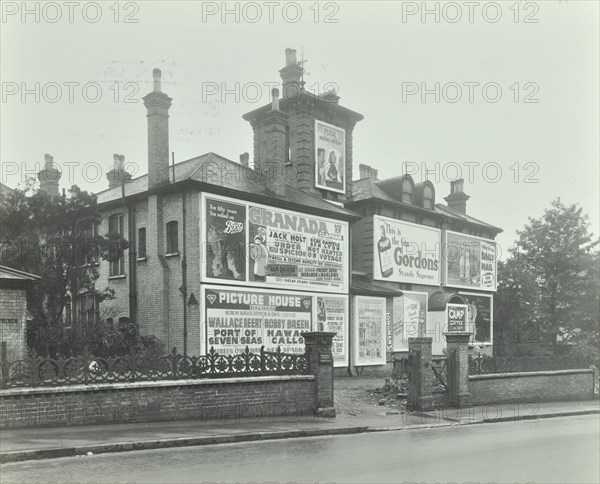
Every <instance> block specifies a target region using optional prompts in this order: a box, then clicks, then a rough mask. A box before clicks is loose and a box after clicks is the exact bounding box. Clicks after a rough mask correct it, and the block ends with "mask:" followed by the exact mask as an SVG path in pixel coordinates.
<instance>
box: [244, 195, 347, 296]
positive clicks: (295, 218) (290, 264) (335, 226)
mask: <svg viewBox="0 0 600 484" xmlns="http://www.w3.org/2000/svg"><path fill="white" fill-rule="evenodd" d="M248 222H249V224H248V232H249V255H250V257H249V264H250V268H249V281H250V282H252V283H267V284H271V285H277V286H280V285H281V286H293V287H299V286H301V287H305V288H311V289H312V288H317V287H318V288H321V289H323V290H328V291H331V290H339V289H342V288H343V287H344V265H345V257H346V254H345V251H346V245H347V240H348V239H347V233H346V231H347V226H345V225H344V224H343V223H341V222H337V221H332V220H326V219H321V218H317V217H313V216H309V215H304V214H298V213H293V212H288V211H284V210H279V209H275V208H271V207H268V208H267V207H262V206H255V205H250V206H249V208H248ZM345 244H346V245H345Z"/></svg>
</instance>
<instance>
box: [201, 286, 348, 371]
mask: <svg viewBox="0 0 600 484" xmlns="http://www.w3.org/2000/svg"><path fill="white" fill-rule="evenodd" d="M202 293H203V297H202V300H203V312H202V314H203V318H204V319H203V324H202V331H203V335H204V345H203V346H204V350H205V351H209V350H210V348H211V347H213V348H214V349H215V351H217V352H218V353H219V354H223V355H233V354H239V353H241V352H242V351H244V350H245V349H246V346H247V347H248V348H249V350H250V352H252V353H260V348H261V346H263V345H264V347H265V350H266V351H276V350H277V347H278V346H279V347H281V351H282V352H283V353H297V354H301V353H304V351H305V346H304V338H303V337H302V333H303V332H305V331H316V330H319V331H333V332H335V333H336V336H335V337H334V338H333V345H332V353H333V363H334V366H346V365H347V364H348V350H347V346H346V345H347V338H346V333H345V329H344V322H345V321H347V318H348V297H347V296H333V295H314V294H308V293H303V292H294V291H269V290H265V291H261V290H259V289H244V288H240V289H239V290H238V289H236V288H232V287H228V288H225V287H222V286H213V285H210V286H203V287H202Z"/></svg>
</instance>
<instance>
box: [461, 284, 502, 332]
mask: <svg viewBox="0 0 600 484" xmlns="http://www.w3.org/2000/svg"><path fill="white" fill-rule="evenodd" d="M459 294H460V296H461V297H462V298H463V299H464V300H465V302H466V303H467V325H468V328H469V331H470V332H471V333H472V334H473V338H472V342H474V343H491V342H492V339H493V334H492V332H493V324H494V320H493V297H492V295H491V294H490V295H487V294H475V293H471V292H460V293H459Z"/></svg>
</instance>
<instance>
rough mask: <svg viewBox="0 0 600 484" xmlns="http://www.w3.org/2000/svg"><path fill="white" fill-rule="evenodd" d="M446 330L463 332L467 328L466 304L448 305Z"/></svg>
mask: <svg viewBox="0 0 600 484" xmlns="http://www.w3.org/2000/svg"><path fill="white" fill-rule="evenodd" d="M446 331H448V333H462V332H465V331H468V328H467V306H466V305H465V304H452V303H448V304H447V305H446Z"/></svg>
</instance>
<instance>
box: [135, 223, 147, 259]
mask: <svg viewBox="0 0 600 484" xmlns="http://www.w3.org/2000/svg"><path fill="white" fill-rule="evenodd" d="M142 234H143V236H142ZM137 236H138V238H137V259H138V260H145V259H146V257H147V254H148V251H147V246H146V243H147V242H146V227H139V228H138V232H137ZM142 241H143V242H144V243H143V244H142Z"/></svg>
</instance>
